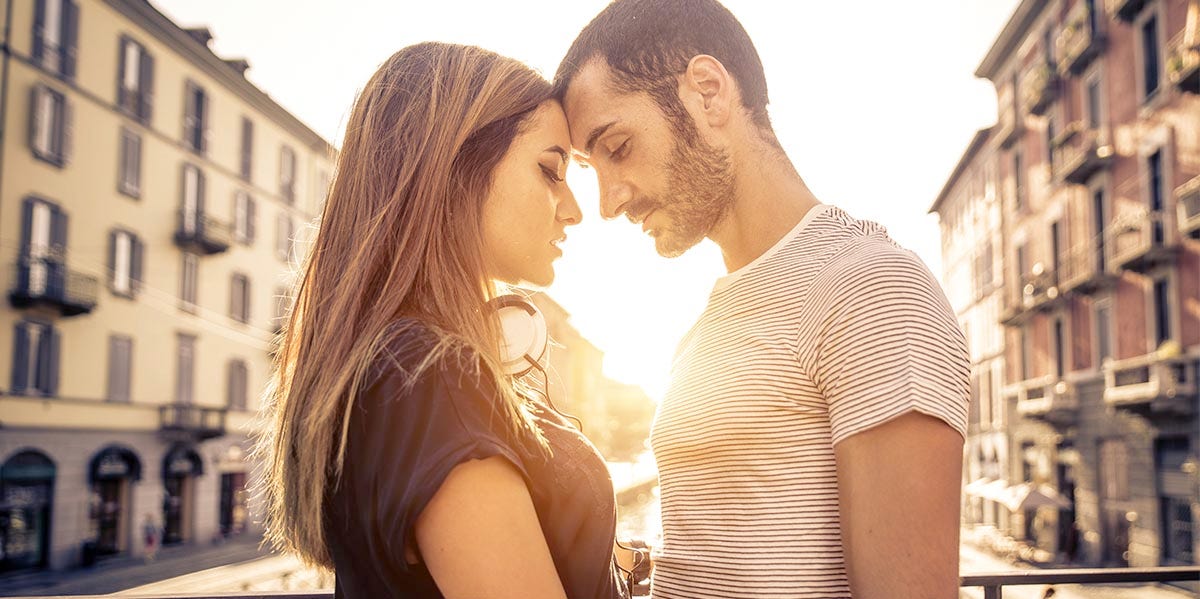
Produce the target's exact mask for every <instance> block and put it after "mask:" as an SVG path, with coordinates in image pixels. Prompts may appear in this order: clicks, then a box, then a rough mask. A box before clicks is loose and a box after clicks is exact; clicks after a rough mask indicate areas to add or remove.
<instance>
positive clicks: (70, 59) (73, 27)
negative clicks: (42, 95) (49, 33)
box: [61, 0, 79, 81]
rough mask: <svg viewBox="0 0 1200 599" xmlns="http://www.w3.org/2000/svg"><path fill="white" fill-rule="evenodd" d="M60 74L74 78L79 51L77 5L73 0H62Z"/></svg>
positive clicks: (68, 78) (66, 77) (67, 77)
mask: <svg viewBox="0 0 1200 599" xmlns="http://www.w3.org/2000/svg"><path fill="white" fill-rule="evenodd" d="M62 3H63V7H62V14H63V36H62V46H61V48H62V74H63V77H64V78H65V79H67V80H68V81H72V80H74V79H75V65H76V61H77V55H78V53H79V5H78V4H77V3H76V2H75V0H62Z"/></svg>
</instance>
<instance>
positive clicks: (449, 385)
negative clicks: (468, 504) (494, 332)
mask: <svg viewBox="0 0 1200 599" xmlns="http://www.w3.org/2000/svg"><path fill="white" fill-rule="evenodd" d="M464 359H466V358H464ZM474 361H477V357H475V358H474ZM483 368H484V367H483V365H482V364H478V363H477V364H475V367H471V365H470V364H466V365H464V364H463V363H462V361H461V360H460V359H458V358H454V357H446V358H444V359H442V360H441V361H440V362H438V363H435V364H433V365H431V366H429V367H428V369H426V370H425V371H424V372H422V374H420V375H419V376H418V377H417V379H416V381H415V384H413V385H412V387H411V388H406V387H405V386H404V384H403V382H404V376H403V375H402V373H401V372H400V371H399V370H398V369H396V368H392V369H390V370H385V371H384V372H383V374H382V376H381V377H380V378H379V379H378V381H377V382H376V383H374V384H372V385H371V386H370V387H369V388H368V390H367V391H366V393H364V394H363V395H362V396H361V397H360V403H359V406H358V408H359V409H360V410H362V411H361V412H360V413H359V414H358V416H359V419H358V420H359V423H360V426H357V427H353V428H354V429H357V431H358V432H360V434H361V435H362V436H361V438H359V439H357V440H353V439H352V440H351V441H350V443H349V444H348V445H350V446H356V450H355V451H354V452H353V456H351V455H347V459H351V457H354V459H360V460H364V461H365V462H366V464H360V465H357V466H358V467H355V470H357V471H358V472H357V475H356V477H358V478H360V479H361V480H362V481H363V482H366V483H367V484H366V485H361V486H360V487H359V488H360V489H362V492H360V494H359V497H360V501H362V502H365V503H367V504H369V509H371V510H372V511H373V512H374V517H373V518H371V519H369V520H368V521H373V522H375V523H376V525H377V526H378V530H377V531H376V534H377V535H379V536H380V538H381V540H382V541H383V542H384V543H386V544H387V546H388V547H387V552H388V554H390V556H391V557H392V558H393V560H394V562H395V564H396V565H397V566H399V567H401V568H404V567H406V563H405V562H406V560H405V559H404V555H405V548H407V547H409V544H410V543H411V542H413V540H414V538H415V536H414V532H415V528H414V527H415V525H416V520H417V517H418V516H419V515H420V514H421V512H422V510H424V509H425V506H426V505H427V504H428V503H429V501H430V499H432V498H433V496H434V494H435V493H437V491H438V489H439V488H440V487H441V486H442V483H443V481H445V479H446V476H447V475H449V474H450V471H451V470H452V469H454V467H455V466H457V465H459V464H461V463H463V462H466V461H468V460H475V459H484V458H490V457H493V456H501V457H503V458H505V459H507V460H508V461H509V462H511V463H512V465H513V466H514V467H515V468H516V469H517V471H518V472H520V474H521V475H522V477H524V478H525V479H526V482H527V483H528V480H529V476H528V473H527V472H526V470H525V467H524V462H523V460H522V454H521V453H520V452H518V451H517V449H516V448H517V444H516V443H515V442H514V441H513V440H512V436H511V433H509V432H507V431H508V428H507V427H508V425H507V424H506V420H505V418H506V417H505V416H504V414H505V412H504V411H503V408H502V404H501V401H502V399H501V397H500V395H499V393H498V391H497V389H496V388H495V385H494V384H493V383H492V382H491V381H490V379H489V377H488V376H487V374H486V371H484V370H483ZM352 434H353V432H352ZM355 441H357V442H355ZM362 465H368V468H365V469H364V468H361V466H362Z"/></svg>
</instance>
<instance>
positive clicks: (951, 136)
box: [151, 0, 1017, 399]
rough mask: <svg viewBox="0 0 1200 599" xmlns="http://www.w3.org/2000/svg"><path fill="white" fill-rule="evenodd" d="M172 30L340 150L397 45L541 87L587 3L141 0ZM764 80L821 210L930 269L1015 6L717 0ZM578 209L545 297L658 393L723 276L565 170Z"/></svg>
mask: <svg viewBox="0 0 1200 599" xmlns="http://www.w3.org/2000/svg"><path fill="white" fill-rule="evenodd" d="M151 1H152V2H153V3H154V4H155V5H156V6H157V7H158V8H159V9H160V10H162V11H163V12H164V13H165V14H167V15H168V16H170V17H171V18H172V19H174V20H175V21H176V22H177V23H179V24H180V25H182V26H185V27H187V26H195V25H207V26H209V27H210V28H211V29H212V31H213V34H214V36H215V40H214V45H213V47H214V49H215V51H216V52H217V54H218V55H220V56H222V57H225V58H234V57H245V58H247V59H248V60H249V61H250V65H251V68H250V71H249V72H248V73H247V76H248V77H249V79H250V80H251V81H253V82H254V83H255V84H256V85H258V86H259V87H260V88H262V89H263V90H264V91H266V92H267V93H268V94H270V95H271V96H272V97H273V98H275V99H276V101H278V102H279V103H280V104H281V105H282V106H283V107H284V108H287V109H288V110H290V111H291V112H292V113H293V114H295V115H296V116H298V117H299V118H300V119H301V120H303V121H305V122H306V123H308V124H309V126H311V127H312V128H313V129H314V130H315V131H317V132H318V133H320V134H322V135H324V136H325V137H326V138H327V139H329V140H330V141H332V142H333V143H334V144H335V145H341V138H342V133H343V125H344V123H345V119H346V115H347V114H348V112H349V109H350V105H351V103H352V102H353V100H354V96H355V93H356V91H357V90H358V89H359V88H360V87H361V86H362V84H363V83H365V82H366V80H367V79H368V78H369V77H370V75H371V73H372V72H374V70H375V69H376V68H377V67H378V65H379V64H380V63H381V62H382V61H383V60H384V59H385V58H387V57H388V56H389V55H391V54H392V53H393V52H395V51H396V50H398V49H400V48H402V47H404V46H407V45H409V44H413V43H416V42H419V41H425V40H440V41H447V42H456V43H464V44H474V45H478V46H483V47H485V48H488V49H491V50H495V51H497V52H500V53H502V54H507V55H509V56H513V57H515V58H518V59H520V60H523V61H525V62H526V63H528V64H530V65H531V66H533V67H534V68H536V69H538V70H540V71H542V72H543V73H544V74H546V75H547V77H550V76H553V74H554V70H555V68H556V67H557V66H558V61H559V59H560V58H561V57H562V55H563V54H564V53H565V52H566V50H567V48H568V47H569V46H570V44H571V41H572V40H573V39H574V37H575V34H576V33H577V32H578V31H579V29H581V28H582V27H583V26H584V25H586V24H587V22H588V21H590V20H591V18H592V17H593V16H595V14H596V13H598V12H599V11H600V10H601V9H602V8H603V7H604V6H605V5H606V4H607V2H605V1H603V0H569V1H562V0H556V1H545V0H543V1H536V0H510V1H505V2H495V1H492V0H477V1H456V0H440V1H436V2H393V1H383V0H339V1H338V2H330V1H327V0H252V1H250V2H247V1H246V0H206V1H205V2H195V1H194V0H151ZM725 4H726V6H728V7H729V9H730V10H731V11H732V12H733V13H734V14H735V15H736V16H737V17H738V19H739V20H740V21H741V22H742V25H743V26H745V28H746V30H747V31H748V32H749V33H750V37H751V39H753V40H754V42H755V45H756V47H757V48H758V53H759V55H760V56H761V57H762V60H763V64H764V67H765V69H766V75H767V84H768V86H769V89H770V95H771V100H772V102H771V105H770V111H771V116H772V120H773V122H774V125H775V130H776V133H777V134H778V136H779V138H780V140H781V141H782V142H783V146H784V148H785V149H786V150H787V152H788V155H789V156H790V157H791V159H792V162H793V163H794V164H795V165H796V168H797V170H798V171H799V172H800V175H801V176H802V177H803V178H804V179H805V181H806V182H807V183H808V185H809V187H810V188H811V189H812V190H813V191H814V193H816V195H817V197H818V198H819V199H820V200H821V201H823V202H825V203H828V204H835V205H838V206H840V207H842V208H844V209H846V210H847V211H849V212H850V213H851V214H852V215H854V216H856V217H858V218H866V219H870V220H874V221H877V222H879V223H881V224H883V225H885V226H886V227H887V228H888V230H889V231H890V233H891V235H892V236H893V237H894V238H895V239H897V240H898V241H899V242H900V243H901V244H903V245H904V246H906V247H908V248H910V249H912V250H914V251H916V252H917V253H918V254H919V255H920V256H921V257H922V258H923V259H924V260H925V261H926V263H928V264H929V266H930V268H931V269H932V270H933V272H934V273H935V274H938V275H939V276H940V275H941V246H940V242H939V234H938V228H937V221H936V219H935V218H934V217H932V216H928V215H926V211H927V210H928V208H929V206H930V204H932V203H933V200H934V198H935V197H936V195H937V193H938V191H939V190H940V189H941V187H942V185H943V184H944V183H945V181H946V177H947V176H948V175H949V173H950V171H951V169H952V168H953V167H954V164H955V163H956V162H957V160H958V158H959V157H960V156H961V154H962V151H963V149H964V148H965V147H966V144H967V142H968V141H970V139H971V136H972V135H973V134H974V132H975V131H976V130H977V129H980V128H983V127H986V126H988V125H990V124H992V123H993V122H994V121H995V115H996V100H995V93H994V91H993V88H992V86H991V84H990V83H988V82H987V81H983V80H977V79H975V77H974V75H973V73H974V71H975V67H976V66H978V64H979V62H980V61H981V60H982V58H983V55H984V54H985V53H986V52H987V50H988V48H989V47H990V46H991V44H992V42H993V40H994V39H995V37H996V35H997V34H998V33H999V31H1000V29H1001V28H1002V27H1003V26H1004V23H1005V21H1006V20H1007V19H1008V17H1009V15H1011V14H1012V11H1013V10H1014V9H1015V8H1016V5H1017V0H921V2H897V1H896V0H862V1H858V2H819V1H816V0H803V1H789V2H786V3H785V2H782V1H776V0H726V1H725ZM568 182H569V183H570V185H571V187H572V189H573V190H574V191H575V195H576V198H577V199H578V200H579V203H580V206H581V207H582V208H583V211H584V215H585V218H584V223H583V224H582V225H580V226H578V227H575V228H574V229H573V230H571V231H569V235H570V239H569V240H568V241H567V243H566V244H565V245H564V248H563V249H564V252H565V256H564V257H563V258H562V259H561V260H560V261H559V262H558V263H557V272H558V279H557V281H556V282H555V283H554V285H553V286H552V287H551V288H550V289H549V292H550V294H551V295H552V296H554V298H555V299H557V300H558V301H559V303H561V304H562V305H563V306H564V307H565V308H566V309H567V310H568V311H569V312H570V313H571V314H572V322H573V324H574V325H575V326H576V327H577V328H578V329H579V330H580V331H581V332H582V333H583V334H584V335H586V336H587V337H588V338H589V339H591V340H592V341H593V342H594V343H595V344H596V345H597V346H598V347H599V348H601V349H602V350H604V351H605V354H606V355H605V372H606V373H607V374H608V375H609V376H611V377H613V378H616V379H618V380H622V381H625V382H630V383H635V384H639V385H642V387H643V388H644V389H646V391H647V392H648V393H650V395H651V397H654V398H656V399H657V398H658V397H661V394H662V392H663V391H665V389H666V384H667V380H668V371H669V369H670V363H671V356H672V354H673V352H674V348H675V344H676V343H677V342H678V340H679V339H680V338H681V337H682V336H683V334H684V333H686V332H687V329H688V328H689V327H690V326H691V324H692V322H693V321H694V320H695V318H696V317H697V316H698V315H699V314H700V312H701V311H702V310H703V309H704V305H705V302H706V300H707V297H708V292H709V290H710V289H711V287H712V283H713V281H714V280H715V279H716V278H717V277H719V276H720V275H722V274H724V266H723V264H722V262H721V257H720V253H719V252H718V250H717V248H716V247H715V246H714V245H712V244H711V243H708V242H705V243H703V244H701V245H700V246H698V247H697V248H695V249H693V250H692V251H691V252H689V253H688V254H686V255H684V256H683V257H680V258H677V259H674V260H666V259H663V258H660V257H658V255H657V254H655V253H654V249H653V243H652V242H651V240H650V239H649V238H647V237H645V236H643V235H642V233H641V230H640V228H639V227H636V226H634V225H632V224H630V223H628V222H627V221H625V220H623V219H622V220H618V221H607V222H606V221H602V220H601V219H600V218H599V215H598V214H599V213H598V207H597V192H596V183H595V178H594V175H593V174H592V171H590V170H584V169H580V168H578V167H572V169H571V172H570V174H569V176H568Z"/></svg>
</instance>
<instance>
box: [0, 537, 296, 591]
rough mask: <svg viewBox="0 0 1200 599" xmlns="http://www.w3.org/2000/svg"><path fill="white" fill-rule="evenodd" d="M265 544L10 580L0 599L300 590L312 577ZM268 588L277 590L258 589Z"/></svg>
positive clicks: (194, 548)
mask: <svg viewBox="0 0 1200 599" xmlns="http://www.w3.org/2000/svg"><path fill="white" fill-rule="evenodd" d="M260 543H261V538H259V537H254V536H245V537H238V538H235V539H232V540H228V541H225V542H223V543H220V544H210V543H198V544H192V545H180V546H175V547H164V548H163V549H162V550H161V551H159V553H158V556H157V558H156V559H155V560H154V561H152V562H147V561H145V560H144V559H142V558H133V557H112V558H107V559H103V560H101V561H99V562H98V563H97V564H96V565H95V566H92V567H90V568H79V569H73V570H62V571H46V572H34V573H28V574H10V575H5V576H3V577H0V597H14V596H20V597H25V596H29V597H36V596H55V595H101V594H109V593H116V592H121V591H125V592H130V593H132V592H134V590H135V589H136V591H137V593H138V594H146V593H157V592H159V591H158V589H159V588H162V589H164V590H165V592H168V593H174V592H205V591H229V592H238V591H243V590H246V591H258V590H300V587H299V586H298V584H299V582H298V581H302V580H307V579H310V578H311V577H312V575H311V574H307V573H305V574H300V575H297V572H298V571H300V570H303V568H302V567H301V566H300V564H299V563H298V561H297V560H295V559H294V558H291V557H284V556H280V555H277V554H273V553H272V552H271V551H269V550H268V549H266V548H263V547H260ZM231 568H232V571H230V569H231ZM251 576H252V577H253V578H250V577H251ZM267 583H273V585H274V588H262V589H260V588H258V586H260V585H262V586H264V587H266V586H268V585H267ZM243 585H244V586H243ZM217 587H220V588H219V589H218V588H217ZM293 587H296V588H293Z"/></svg>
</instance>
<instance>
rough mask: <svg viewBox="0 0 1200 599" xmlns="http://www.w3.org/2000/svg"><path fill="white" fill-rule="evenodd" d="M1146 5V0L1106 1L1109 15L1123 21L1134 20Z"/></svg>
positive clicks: (1105, 5)
mask: <svg viewBox="0 0 1200 599" xmlns="http://www.w3.org/2000/svg"><path fill="white" fill-rule="evenodd" d="M1144 6H1146V0H1105V2H1104V8H1105V9H1106V11H1107V12H1108V16H1110V17H1112V18H1113V19H1120V20H1122V21H1133V19H1134V17H1136V16H1137V14H1138V13H1139V12H1141V11H1142V7H1144Z"/></svg>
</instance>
